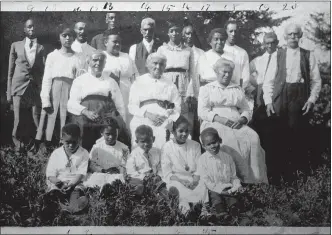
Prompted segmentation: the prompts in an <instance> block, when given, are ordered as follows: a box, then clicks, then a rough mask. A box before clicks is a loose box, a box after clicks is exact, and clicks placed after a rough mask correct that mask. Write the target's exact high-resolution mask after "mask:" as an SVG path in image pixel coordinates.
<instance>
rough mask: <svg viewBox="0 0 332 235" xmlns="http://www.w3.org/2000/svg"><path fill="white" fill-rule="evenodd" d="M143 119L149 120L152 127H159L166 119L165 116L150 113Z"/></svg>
mask: <svg viewBox="0 0 332 235" xmlns="http://www.w3.org/2000/svg"><path fill="white" fill-rule="evenodd" d="M145 117H147V118H148V119H150V120H151V121H152V122H153V125H154V126H160V125H161V124H163V123H164V121H165V120H166V119H167V117H166V116H160V115H158V114H153V113H150V112H146V113H145Z"/></svg>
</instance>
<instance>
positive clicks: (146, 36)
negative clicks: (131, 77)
mask: <svg viewBox="0 0 332 235" xmlns="http://www.w3.org/2000/svg"><path fill="white" fill-rule="evenodd" d="M155 28H156V22H155V20H154V19H151V18H145V19H143V20H142V22H141V34H142V36H143V40H142V41H141V42H140V43H138V44H134V45H132V46H131V47H130V49H129V56H130V58H131V59H132V60H133V61H135V64H136V67H137V70H138V73H139V75H143V74H145V73H148V70H147V68H146V66H145V64H146V59H147V58H148V55H149V54H151V53H153V52H156V51H157V49H158V47H160V46H161V43H160V42H158V41H157V40H156V39H155V38H154V32H155Z"/></svg>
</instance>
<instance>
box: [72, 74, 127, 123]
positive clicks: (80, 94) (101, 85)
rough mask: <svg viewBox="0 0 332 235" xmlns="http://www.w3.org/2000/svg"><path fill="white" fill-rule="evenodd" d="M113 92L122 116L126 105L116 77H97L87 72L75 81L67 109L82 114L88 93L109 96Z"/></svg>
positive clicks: (116, 105) (113, 97)
mask: <svg viewBox="0 0 332 235" xmlns="http://www.w3.org/2000/svg"><path fill="white" fill-rule="evenodd" d="M109 93H111V94H112V99H113V101H114V103H115V107H116V109H117V111H118V112H119V113H120V115H121V116H122V117H124V114H125V107H124V103H123V99H122V95H121V92H120V88H119V86H118V84H117V83H116V82H115V80H114V79H112V78H110V77H105V76H102V77H100V78H96V77H95V76H93V75H91V74H90V72H88V73H85V74H83V75H81V76H79V77H78V78H76V79H75V80H74V82H73V85H72V87H71V90H70V95H69V100H68V105H67V109H68V111H69V112H70V113H72V114H75V115H81V113H82V111H83V109H85V108H86V107H85V106H83V105H81V102H82V100H83V99H84V98H85V97H87V96H88V95H101V96H108V95H109Z"/></svg>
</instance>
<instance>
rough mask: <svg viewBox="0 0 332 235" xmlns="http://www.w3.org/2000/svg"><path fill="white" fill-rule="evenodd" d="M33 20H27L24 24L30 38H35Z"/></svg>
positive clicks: (26, 33)
mask: <svg viewBox="0 0 332 235" xmlns="http://www.w3.org/2000/svg"><path fill="white" fill-rule="evenodd" d="M34 28H35V27H34V23H33V20H27V21H26V22H25V24H24V33H25V36H27V37H28V38H30V39H33V38H35V30H34Z"/></svg>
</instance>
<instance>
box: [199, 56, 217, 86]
mask: <svg viewBox="0 0 332 235" xmlns="http://www.w3.org/2000/svg"><path fill="white" fill-rule="evenodd" d="M196 73H197V76H199V78H200V80H205V81H215V80H216V77H217V75H216V73H215V72H214V70H213V68H212V65H209V64H208V61H207V58H206V54H204V55H201V56H200V57H199V59H198V62H197V67H196Z"/></svg>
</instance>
